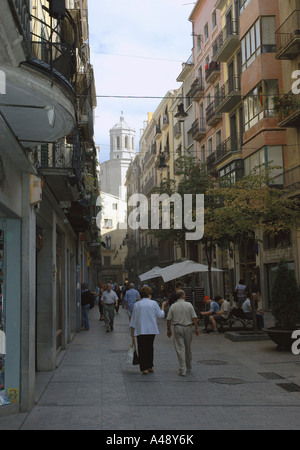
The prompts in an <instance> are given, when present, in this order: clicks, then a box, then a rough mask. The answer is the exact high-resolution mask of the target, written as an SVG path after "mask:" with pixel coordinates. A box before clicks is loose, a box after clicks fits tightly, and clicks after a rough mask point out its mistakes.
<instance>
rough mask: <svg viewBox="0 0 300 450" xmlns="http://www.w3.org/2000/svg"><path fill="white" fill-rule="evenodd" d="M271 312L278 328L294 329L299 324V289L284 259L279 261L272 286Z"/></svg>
mask: <svg viewBox="0 0 300 450" xmlns="http://www.w3.org/2000/svg"><path fill="white" fill-rule="evenodd" d="M272 313H273V315H274V317H275V325H276V327H278V328H280V329H283V330H294V329H297V325H299V324H300V289H299V287H298V284H297V280H296V277H295V274H294V272H293V271H292V270H291V269H289V267H288V264H287V262H286V261H284V260H281V261H280V263H279V266H278V269H277V271H276V276H275V279H274V282H273V286H272Z"/></svg>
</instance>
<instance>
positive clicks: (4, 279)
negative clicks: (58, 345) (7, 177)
mask: <svg viewBox="0 0 300 450" xmlns="http://www.w3.org/2000/svg"><path fill="white" fill-rule="evenodd" d="M20 229H21V227H20V221H19V220H13V219H0V407H1V406H7V405H14V404H18V403H19V392H20V309H21V305H20V303H21V302H20Z"/></svg>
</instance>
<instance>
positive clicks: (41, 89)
mask: <svg viewBox="0 0 300 450" xmlns="http://www.w3.org/2000/svg"><path fill="white" fill-rule="evenodd" d="M30 3H31V2H29V0H9V1H8V0H2V1H1V15H0V29H1V30H2V37H3V38H2V39H1V40H0V41H1V42H0V70H1V71H3V73H5V77H6V95H5V96H2V98H1V106H0V113H1V115H2V116H3V117H4V118H5V120H6V122H7V123H9V124H10V126H11V131H12V132H13V134H14V135H15V136H18V140H19V141H20V142H21V143H22V144H23V145H24V146H25V147H30V146H34V145H41V144H44V143H45V142H56V141H57V140H59V139H61V138H62V137H63V136H66V135H68V134H69V133H70V132H72V130H73V128H74V126H75V125H76V97H75V89H74V87H75V79H76V69H77V66H76V59H75V55H76V38H75V37H76V26H75V24H74V23H73V21H72V19H71V18H70V17H69V15H68V14H67V16H66V17H65V19H64V20H63V21H62V23H61V25H60V26H57V23H56V20H53V22H52V21H50V20H48V17H49V16H48V10H47V8H46V7H45V6H44V7H43V15H44V16H43V17H44V19H43V20H42V19H39V18H37V17H34V16H33V15H31V14H30V13H31V10H30ZM67 29H68V30H69V33H68V34H67V33H66V32H65V31H66V30H67ZM12 43H14V45H13V46H12Z"/></svg>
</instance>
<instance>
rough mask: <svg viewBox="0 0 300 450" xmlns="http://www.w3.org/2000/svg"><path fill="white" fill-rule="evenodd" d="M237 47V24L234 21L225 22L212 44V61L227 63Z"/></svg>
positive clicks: (238, 39)
mask: <svg viewBox="0 0 300 450" xmlns="http://www.w3.org/2000/svg"><path fill="white" fill-rule="evenodd" d="M239 45H240V37H239V23H238V21H236V20H231V21H229V22H227V24H226V25H225V27H224V28H223V30H222V31H221V33H220V34H219V36H218V37H217V39H216V40H215V42H214V44H213V59H214V61H218V62H226V61H228V59H229V58H230V57H231V56H232V54H233V53H234V52H235V50H236V49H237V48H238V46H239Z"/></svg>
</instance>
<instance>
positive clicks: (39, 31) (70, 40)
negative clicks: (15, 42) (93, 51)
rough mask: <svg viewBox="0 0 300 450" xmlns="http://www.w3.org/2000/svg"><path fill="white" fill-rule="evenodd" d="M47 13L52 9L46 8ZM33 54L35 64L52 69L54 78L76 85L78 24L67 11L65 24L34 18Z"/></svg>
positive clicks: (32, 18)
mask: <svg viewBox="0 0 300 450" xmlns="http://www.w3.org/2000/svg"><path fill="white" fill-rule="evenodd" d="M43 8H44V9H45V10H46V12H49V10H48V9H47V8H45V7H43ZM31 20H32V31H31V38H30V39H31V41H30V45H31V52H32V57H33V62H35V63H36V64H38V65H40V66H41V67H43V68H44V69H45V70H47V69H48V70H49V71H50V73H51V75H52V76H56V77H59V78H60V79H62V80H63V81H67V83H68V84H71V86H73V87H74V86H75V83H76V76H77V61H76V39H77V31H76V25H75V23H74V21H73V19H72V17H71V15H70V13H69V12H68V11H67V12H66V16H65V18H64V20H63V21H61V22H57V21H56V20H53V19H52V18H51V20H50V22H49V23H48V22H46V21H45V20H43V19H41V18H39V17H35V16H33V15H32V16H31Z"/></svg>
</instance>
